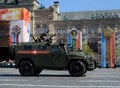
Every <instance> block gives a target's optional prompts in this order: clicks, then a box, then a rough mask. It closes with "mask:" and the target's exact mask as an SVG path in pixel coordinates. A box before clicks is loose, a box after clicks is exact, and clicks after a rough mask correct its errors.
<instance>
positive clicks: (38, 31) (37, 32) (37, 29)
mask: <svg viewBox="0 0 120 88" xmlns="http://www.w3.org/2000/svg"><path fill="white" fill-rule="evenodd" d="M39 33H40V25H39V24H37V25H36V34H39Z"/></svg>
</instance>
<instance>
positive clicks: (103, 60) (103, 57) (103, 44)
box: [101, 32, 106, 67]
mask: <svg viewBox="0 0 120 88" xmlns="http://www.w3.org/2000/svg"><path fill="white" fill-rule="evenodd" d="M101 67H106V38H105V36H104V33H103V32H102V33H101Z"/></svg>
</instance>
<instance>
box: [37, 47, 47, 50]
mask: <svg viewBox="0 0 120 88" xmlns="http://www.w3.org/2000/svg"><path fill="white" fill-rule="evenodd" d="M38 49H39V50H47V46H38Z"/></svg>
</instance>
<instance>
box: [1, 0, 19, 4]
mask: <svg viewBox="0 0 120 88" xmlns="http://www.w3.org/2000/svg"><path fill="white" fill-rule="evenodd" d="M0 4H18V0H0Z"/></svg>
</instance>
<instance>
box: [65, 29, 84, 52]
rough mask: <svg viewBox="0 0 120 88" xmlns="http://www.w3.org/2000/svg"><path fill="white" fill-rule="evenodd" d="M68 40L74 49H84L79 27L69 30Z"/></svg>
mask: <svg viewBox="0 0 120 88" xmlns="http://www.w3.org/2000/svg"><path fill="white" fill-rule="evenodd" d="M67 40H68V44H69V47H70V48H71V49H72V50H75V49H77V50H81V49H82V33H81V32H80V31H78V30H77V29H75V28H73V29H72V30H69V31H68V34H67Z"/></svg>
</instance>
